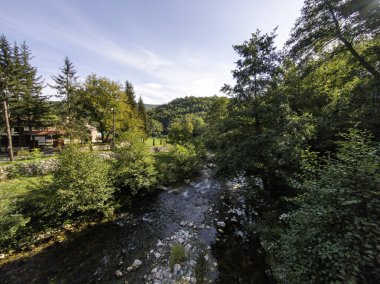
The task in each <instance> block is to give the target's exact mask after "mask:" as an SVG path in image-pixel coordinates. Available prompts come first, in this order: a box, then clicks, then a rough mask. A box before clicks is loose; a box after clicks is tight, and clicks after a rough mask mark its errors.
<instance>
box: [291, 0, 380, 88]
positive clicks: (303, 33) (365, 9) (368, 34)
mask: <svg viewBox="0 0 380 284" xmlns="http://www.w3.org/2000/svg"><path fill="white" fill-rule="evenodd" d="M375 2H376V1H373V0H344V1H341V0H329V1H326V0H307V1H305V3H304V6H303V8H302V15H301V17H299V18H298V20H297V22H296V25H295V27H294V29H293V32H292V35H291V38H290V40H289V41H288V43H287V44H288V46H289V47H291V54H292V55H293V56H294V57H295V58H297V59H300V58H301V60H306V59H309V58H311V57H312V56H314V55H316V54H320V53H321V52H323V51H325V50H327V51H329V53H330V55H332V56H334V55H335V54H338V53H339V52H340V51H342V50H348V51H349V52H350V54H351V56H352V57H353V58H354V59H355V60H356V61H357V62H358V63H359V64H360V66H361V68H363V69H365V70H366V71H367V72H369V73H370V74H371V75H372V76H374V77H375V78H376V79H377V80H378V82H379V80H380V72H379V70H378V68H376V66H377V63H376V62H374V63H372V64H371V63H370V62H369V60H368V59H369V58H368V57H367V56H365V57H364V55H367V54H365V53H361V54H359V51H358V50H357V44H358V43H360V42H361V41H362V40H364V39H366V40H368V39H371V38H375V37H376V36H378V35H379V32H380V28H379V27H380V25H379V22H380V21H379V18H380V5H379V3H375ZM332 45H333V46H338V47H339V49H338V52H336V53H335V52H331V47H332ZM371 53H372V52H371ZM377 60H378V59H377ZM377 67H378V66H377Z"/></svg>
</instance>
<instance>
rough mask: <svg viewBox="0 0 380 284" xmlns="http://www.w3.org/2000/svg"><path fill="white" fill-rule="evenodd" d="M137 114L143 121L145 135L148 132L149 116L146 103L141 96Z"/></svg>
mask: <svg viewBox="0 0 380 284" xmlns="http://www.w3.org/2000/svg"><path fill="white" fill-rule="evenodd" d="M137 113H138V116H139V118H140V119H141V121H142V123H143V125H142V131H143V132H144V133H147V132H148V116H147V114H146V110H145V105H144V102H143V100H142V98H141V96H140V98H139V101H138V103H137Z"/></svg>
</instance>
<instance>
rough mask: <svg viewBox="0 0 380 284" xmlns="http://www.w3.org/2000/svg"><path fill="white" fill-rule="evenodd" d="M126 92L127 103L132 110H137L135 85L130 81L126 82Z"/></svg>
mask: <svg viewBox="0 0 380 284" xmlns="http://www.w3.org/2000/svg"><path fill="white" fill-rule="evenodd" d="M124 92H125V93H126V94H127V103H128V104H129V105H130V106H131V109H132V110H136V109H137V103H136V95H135V90H134V88H133V85H132V84H131V83H130V82H129V81H125V88H124Z"/></svg>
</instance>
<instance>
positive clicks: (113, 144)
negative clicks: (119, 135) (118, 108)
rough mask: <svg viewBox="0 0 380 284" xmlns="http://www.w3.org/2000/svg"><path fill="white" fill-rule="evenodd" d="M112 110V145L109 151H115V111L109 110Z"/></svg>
mask: <svg viewBox="0 0 380 284" xmlns="http://www.w3.org/2000/svg"><path fill="white" fill-rule="evenodd" d="M111 110H112V144H111V150H112V151H115V109H114V108H111Z"/></svg>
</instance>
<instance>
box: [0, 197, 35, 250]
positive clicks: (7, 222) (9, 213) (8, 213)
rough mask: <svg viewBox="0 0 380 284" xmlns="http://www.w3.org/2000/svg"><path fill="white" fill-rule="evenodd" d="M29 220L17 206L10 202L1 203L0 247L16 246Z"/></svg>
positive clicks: (2, 248)
mask: <svg viewBox="0 0 380 284" xmlns="http://www.w3.org/2000/svg"><path fill="white" fill-rule="evenodd" d="M28 222H29V219H28V218H25V217H24V216H23V215H22V214H20V212H18V210H17V206H15V204H13V203H9V202H1V204H0V249H1V250H5V249H7V248H9V247H11V246H14V245H15V244H16V242H17V240H18V237H19V235H20V232H21V231H22V230H23V229H24V228H25V227H26V225H27V223H28Z"/></svg>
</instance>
